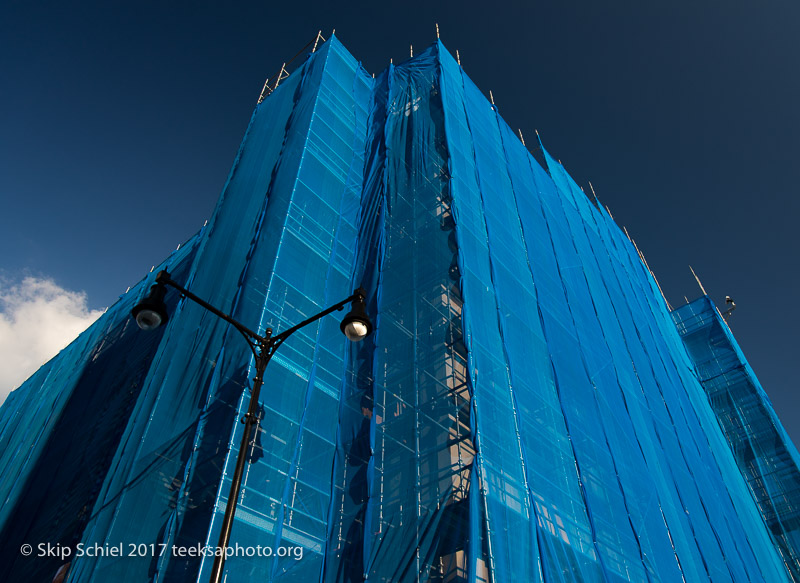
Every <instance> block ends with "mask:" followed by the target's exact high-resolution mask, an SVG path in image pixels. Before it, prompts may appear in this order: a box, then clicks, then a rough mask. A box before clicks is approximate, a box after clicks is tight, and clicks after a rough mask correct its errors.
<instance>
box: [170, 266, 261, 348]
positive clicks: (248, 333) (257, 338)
mask: <svg viewBox="0 0 800 583" xmlns="http://www.w3.org/2000/svg"><path fill="white" fill-rule="evenodd" d="M156 283H162V284H164V285H168V286H170V287H174V288H175V289H176V290H178V291H179V292H180V293H181V295H182V296H184V297H185V298H188V299H190V300H192V301H193V302H194V303H196V304H199V305H200V306H202V307H204V308H205V309H206V310H208V311H209V312H211V313H212V314H214V315H215V316H218V317H220V318H222V319H223V320H225V321H226V322H227V323H228V324H230V325H231V326H233V327H234V328H236V329H237V330H238V331H239V332H241V333H242V334H243V335H244V336H245V338H247V341H248V342H249V343H250V344H251V348H252V346H253V345H258V346H262V345H264V344H266V343H268V342H269V336H267V337H264V336H261V335H260V334H256V333H255V332H253V331H252V330H250V328H248V327H247V326H245V325H243V324H240V323H239V322H237V321H236V320H234V319H233V318H232V317H231V316H229V315H228V314H226V313H225V312H223V311H221V310H218V309H217V308H215V307H214V306H212V305H211V304H209V303H208V302H207V301H205V300H202V299H200V298H199V297H197V296H196V295H194V294H193V293H192V292H190V291H189V290H188V289H186V288H185V287H183V286H182V285H180V284H179V283H177V282H175V281H174V280H173V279H172V278H171V277H170V276H169V273H168V272H167V271H164V270H162V271H159V272H158V275H157V276H156ZM267 331H268V333H269V328H268V329H267Z"/></svg>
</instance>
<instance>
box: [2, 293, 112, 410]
mask: <svg viewBox="0 0 800 583" xmlns="http://www.w3.org/2000/svg"><path fill="white" fill-rule="evenodd" d="M102 313H103V311H102V310H89V307H88V306H87V303H86V293H85V292H74V291H69V290H66V289H64V288H62V287H61V286H59V285H58V284H56V283H55V282H54V281H53V280H51V279H43V278H37V277H25V278H24V279H23V280H22V281H21V282H16V283H14V282H10V281H7V280H5V279H0V403H2V402H3V401H5V399H6V397H7V396H8V393H10V392H11V390H12V389H14V388H16V387H18V386H19V385H21V384H22V382H23V381H25V379H27V378H28V377H29V376H30V375H32V374H33V373H34V372H36V369H38V368H39V367H40V366H41V365H43V364H44V363H45V362H47V361H48V360H50V359H51V358H52V357H53V356H55V355H56V354H58V352H59V351H60V350H61V349H62V348H64V347H65V346H66V345H67V344H69V343H70V342H72V340H74V339H75V338H76V337H77V336H78V334H80V333H81V332H83V331H84V330H85V329H86V328H87V327H88V326H89V324H91V323H92V322H94V321H95V320H96V319H97V318H99V317H100V315H101V314H102Z"/></svg>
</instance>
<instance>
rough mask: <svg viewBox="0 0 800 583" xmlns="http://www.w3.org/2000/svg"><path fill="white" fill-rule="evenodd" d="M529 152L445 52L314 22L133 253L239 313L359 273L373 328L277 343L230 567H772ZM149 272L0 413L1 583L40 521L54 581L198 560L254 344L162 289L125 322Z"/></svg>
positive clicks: (747, 574) (695, 411) (675, 574)
mask: <svg viewBox="0 0 800 583" xmlns="http://www.w3.org/2000/svg"><path fill="white" fill-rule="evenodd" d="M542 151H543V153H544V157H545V162H546V164H545V166H546V168H543V167H542V166H541V165H540V164H539V163H538V162H537V161H536V160H535V159H534V157H533V156H532V155H531V154H530V153H529V152H528V150H527V149H526V148H525V146H524V144H522V143H521V142H520V140H519V139H518V138H516V137H515V135H514V134H513V132H512V131H511V130H510V129H509V127H508V126H507V125H506V123H505V122H504V121H503V119H502V118H501V117H500V115H499V113H498V111H497V109H496V107H494V106H493V105H492V104H491V103H490V102H489V101H487V100H486V98H485V97H484V96H483V94H482V93H481V92H480V90H479V89H478V88H477V87H476V86H475V85H474V84H473V83H472V81H471V80H470V79H469V78H468V77H467V76H466V74H465V73H464V72H463V70H462V69H461V67H460V66H459V65H458V64H457V63H456V61H455V59H453V57H452V56H451V55H450V54H449V53H448V52H447V50H446V49H445V48H444V47H443V45H442V44H441V43H439V42H437V43H436V44H435V45H434V46H432V47H431V48H429V49H428V50H427V51H425V52H424V53H422V54H421V55H419V56H417V57H415V58H413V59H411V60H409V61H407V62H405V63H402V64H399V65H397V66H394V65H392V66H390V67H389V68H388V69H387V70H385V71H384V72H382V73H381V74H379V75H377V76H376V77H372V76H371V75H370V74H368V73H367V72H366V71H365V70H364V69H363V68H362V67H361V66H360V65H359V63H358V62H357V61H356V59H355V58H353V57H352V56H351V55H350V54H349V53H348V52H347V51H346V49H345V48H344V47H343V46H342V45H341V44H340V43H339V41H338V40H337V39H335V38H333V39H331V40H329V41H328V42H326V43H325V44H323V45H322V46H321V47H320V48H319V50H317V51H315V52H314V53H313V54H312V55H311V56H310V57H309V58H308V59H307V61H306V62H305V64H304V65H303V66H302V67H300V68H299V69H298V70H297V71H295V72H294V73H293V74H292V75H291V76H289V77H288V78H286V79H285V80H283V81H282V82H281V84H280V86H278V87H277V88H276V89H275V90H274V91H273V92H272V93H271V94H270V95H269V96H268V97H267V98H266V99H264V100H263V101H262V102H261V103H259V104H258V106H257V107H256V109H255V111H254V113H253V117H252V119H251V122H250V125H249V127H248V129H247V133H246V135H245V137H244V140H243V142H242V145H241V147H240V150H239V153H238V155H237V157H236V160H235V162H234V165H233V168H232V170H231V173H230V176H229V179H228V181H227V183H226V186H225V188H224V190H223V193H222V195H221V197H220V200H219V202H218V204H217V207H216V209H215V211H214V214H213V216H212V217H211V219H210V221H209V222H208V225H207V226H206V227H204V228H203V229H202V230H201V231H200V232H199V233H198V234H197V235H196V236H195V237H194V238H192V239H191V240H190V241H188V242H187V243H186V244H184V245H183V246H182V247H181V248H180V249H179V250H177V251H176V252H174V253H173V254H172V255H171V256H170V257H168V258H167V259H166V260H165V261H164V262H163V263H162V265H161V266H159V267H158V268H157V269H156V270H155V271H158V269H161V268H167V269H169V270H170V271H171V273H172V274H173V278H174V279H176V280H177V281H179V282H180V283H181V284H182V285H185V286H186V287H187V288H188V289H190V290H191V291H192V292H193V293H195V294H197V295H198V296H200V297H202V298H204V299H206V300H207V301H209V302H210V303H211V304H213V305H215V306H218V307H219V308H220V309H222V310H223V311H225V312H227V313H230V314H232V315H233V316H234V317H235V318H236V319H237V320H239V321H240V322H243V323H244V324H245V325H247V326H249V327H251V328H253V329H256V330H258V331H263V330H264V329H265V328H267V327H271V328H272V329H274V330H276V331H281V330H285V329H287V328H289V327H291V326H293V325H294V324H296V323H298V322H300V321H302V320H304V319H306V318H308V317H310V316H311V315H313V314H315V313H316V312H319V311H320V310H322V309H323V308H325V307H326V306H328V305H331V304H333V303H336V302H337V301H339V300H341V299H343V298H345V297H347V296H349V295H350V294H351V293H352V290H353V289H355V288H356V287H359V286H363V287H364V288H365V289H366V290H367V296H368V298H367V299H368V310H369V312H370V314H371V316H372V319H373V324H374V326H375V331H374V333H373V334H372V335H371V336H369V337H368V338H367V339H366V340H365V341H363V342H361V343H359V344H350V343H348V342H347V340H346V339H345V338H344V337H343V336H342V335H341V333H340V331H339V329H338V328H339V323H338V321H337V320H336V319H335V318H332V317H329V318H326V319H323V320H321V321H319V322H318V323H316V324H314V325H312V326H309V327H307V328H304V329H303V330H301V331H299V332H298V333H296V334H295V335H293V336H292V337H291V338H289V339H288V340H287V341H286V343H285V344H284V345H283V346H282V347H281V350H280V351H279V352H278V353H277V354H276V356H275V357H274V358H273V361H272V363H271V364H270V366H269V368H268V369H267V375H266V379H265V386H264V389H263V390H262V392H261V401H260V408H261V416H260V418H261V421H260V423H259V427H258V431H257V432H256V437H255V439H254V440H253V441H252V443H251V444H250V446H249V451H248V460H247V467H246V471H245V479H244V485H243V490H242V494H241V498H240V501H239V507H238V509H237V512H236V518H235V521H234V526H233V532H232V539H231V544H236V545H239V546H240V547H241V548H251V549H253V548H258V549H260V550H263V549H269V551H268V552H266V551H263V552H259V553H258V554H254V555H251V556H248V553H247V552H242V553H241V554H236V555H234V556H231V557H230V558H229V559H228V560H227V561H226V566H225V576H226V579H225V580H227V581H230V582H233V581H250V580H256V579H257V580H262V581H281V582H288V581H317V580H318V581H329V582H334V581H336V582H351V581H374V582H378V581H387V582H388V581H392V582H401V581H441V582H458V581H470V582H488V581H495V582H505V581H512V580H518V581H545V582H548V583H552V582H561V581H563V582H568V581H648V582H654V581H665V582H666V581H689V582H698V581H715V582H716V581H767V582H773V581H791V580H792V577H794V575H793V573H796V572H797V564H796V561H797V554H794V555H787V554H786V553H781V552H780V550H779V546H778V545H776V543H775V539H774V538H773V534H771V532H770V530H769V529H768V528H767V526H766V524H767V523H765V519H764V518H763V517H762V512H760V510H761V509H762V505H759V504H757V503H756V501H755V499H754V496H753V493H752V491H751V489H750V488H748V482H747V481H746V479H745V478H744V477H743V474H742V472H741V471H740V469H739V466H737V459H736V457H735V456H734V454H733V453H732V449H731V447H730V445H729V443H728V441H727V440H726V434H725V433H723V430H722V429H721V426H720V422H719V421H718V419H717V416H716V415H715V409H714V408H713V407H712V406H711V404H710V402H709V400H708V398H707V396H706V392H705V391H704V385H703V382H704V378H703V377H702V375H701V374H700V373H699V372H698V367H697V365H696V361H695V360H693V358H694V357H693V356H692V355H691V354H690V352H691V351H690V350H687V348H686V346H685V345H684V342H683V340H682V336H681V334H679V332H678V329H677V328H676V324H675V322H674V321H673V318H672V316H671V314H670V312H669V310H668V308H667V306H666V303H665V301H664V300H663V298H662V296H661V294H660V291H659V289H658V287H657V284H656V282H655V280H654V278H653V277H652V275H651V274H650V272H649V270H648V269H647V267H646V266H645V265H644V263H643V261H642V260H641V259H640V256H639V255H638V252H637V251H636V249H635V248H634V246H633V244H632V243H631V242H630V241H629V240H628V238H627V237H626V236H625V234H623V233H622V232H621V231H620V230H619V228H618V227H617V226H616V224H615V223H614V222H613V220H612V218H611V217H610V215H609V214H608V212H607V211H606V210H605V209H604V208H603V207H602V205H600V204H598V203H597V201H596V200H590V199H589V198H587V196H586V195H584V194H583V192H582V191H581V190H580V189H579V188H578V187H577V186H576V184H575V183H574V182H573V181H572V179H571V178H570V177H569V175H568V174H567V173H566V172H565V171H564V169H563V168H562V167H561V165H560V164H559V163H557V162H556V161H554V160H553V159H552V158H551V157H550V156H549V155H548V154H547V152H545V151H544V149H542ZM152 278H153V276H152V275H150V276H148V277H147V278H145V279H144V280H142V281H141V282H140V283H139V284H138V285H137V286H135V287H134V288H132V289H131V290H130V292H128V293H127V294H125V295H124V296H122V297H121V298H120V301H119V302H117V303H116V304H115V305H114V306H112V307H111V308H110V309H109V310H108V312H107V313H106V314H105V315H104V316H103V317H102V318H101V319H100V320H99V321H98V322H96V323H95V324H94V325H93V326H92V327H91V328H90V329H89V330H87V331H86V332H84V333H83V334H82V335H81V336H80V337H79V338H78V339H77V340H76V341H75V342H73V343H72V344H71V345H70V346H69V347H68V348H66V349H65V350H64V351H62V353H61V354H59V356H58V357H56V358H55V359H53V360H52V361H50V362H49V363H47V364H46V365H44V366H43V367H42V369H40V370H39V371H38V372H37V373H36V374H34V376H32V377H31V378H30V379H29V380H28V381H27V382H26V383H25V384H24V385H23V386H22V387H21V388H20V389H18V390H17V391H15V392H14V393H12V395H11V396H10V397H9V399H8V401H7V402H6V403H5V405H4V406H3V408H2V410H0V468H2V477H0V496H2V498H1V499H2V500H3V506H2V509H0V528H1V529H2V530H0V536H1V537H2V539H0V540H2V542H3V545H2V546H0V552H2V553H3V560H2V561H1V562H0V578H2V579H3V580H7V581H26V580H32V579H33V578H34V575H35V576H36V577H38V578H40V579H43V580H44V577H46V576H48V575H49V576H52V573H54V572H55V571H56V570H57V569H58V568H59V566H61V565H62V564H63V563H64V562H65V557H63V556H61V557H37V556H35V553H34V556H31V557H25V556H22V555H20V553H19V551H18V549H19V548H20V545H22V544H25V543H39V542H49V543H51V544H53V545H60V546H62V547H66V548H69V549H72V555H71V556H70V557H69V558H68V559H67V560H69V561H70V571H69V579H68V581H70V582H88V581H115V580H116V581H125V582H128V581H130V582H134V581H142V582H144V581H167V582H172V581H176V582H177V581H204V580H207V579H208V577H209V574H210V570H211V564H212V562H213V556H209V555H208V554H206V553H203V552H197V553H189V552H184V553H183V554H181V553H179V552H176V551H175V550H174V549H190V548H198V549H201V550H202V549H212V550H213V547H214V545H215V544H216V541H217V538H218V535H219V528H220V522H221V518H222V515H223V513H224V510H225V508H226V505H227V503H228V500H227V492H228V489H229V486H230V475H231V472H232V468H233V464H234V461H235V458H236V454H237V449H238V445H237V444H238V443H239V440H240V437H241V431H242V426H241V424H240V423H239V422H238V421H239V419H240V418H241V416H242V415H243V414H244V412H245V411H246V407H247V400H248V395H249V390H250V387H251V385H252V377H253V370H252V369H253V362H252V360H253V357H252V354H251V352H250V350H249V348H248V346H247V345H246V343H245V342H243V341H242V339H241V338H240V337H239V335H238V333H237V331H236V330H234V329H233V328H231V327H230V326H229V325H227V324H226V323H225V322H223V321H221V320H220V319H218V318H216V317H215V316H213V315H212V314H210V313H208V312H206V311H204V310H203V309H201V308H200V307H199V306H197V305H194V304H192V303H188V302H186V301H183V300H180V298H178V297H177V294H173V295H171V296H168V299H169V301H170V302H171V306H170V307H171V310H172V312H171V315H170V320H169V322H168V323H167V325H166V326H164V327H162V329H160V330H159V331H157V332H151V333H144V332H142V331H139V330H138V329H137V328H136V326H135V323H134V322H133V320H132V319H131V318H130V316H129V312H130V309H131V308H132V306H133V305H134V304H135V303H136V302H137V301H138V300H139V299H140V298H141V297H142V296H143V295H144V294H145V293H146V291H147V289H148V287H149V285H150V284H151V283H152ZM170 298H171V299H170ZM684 339H685V337H684ZM776 423H777V420H776ZM778 426H779V423H778ZM787 442H788V440H787ZM789 445H790V446H791V444H789ZM787 455H789V458H790V459H789V461H788V462H787V463H789V464H790V465H793V467H794V468H795V472H796V460H797V455H796V450H794V448H793V446H791V454H787ZM792 456H793V457H792ZM792 496H793V498H792V499H791V500H790V501H789V502H788V503H787V504H788V505H789V506H791V505H792V504H796V503H797V491H796V490H794V491H793V495H792ZM118 545H122V548H123V556H108V555H106V556H89V555H87V554H83V555H82V556H78V554H77V553H76V552H75V550H76V549H78V548H83V549H85V548H103V549H105V548H110V547H116V546H118ZM131 545H132V546H133V548H138V546H139V545H146V548H145V551H147V550H148V548H152V549H154V550H153V552H144V553H141V554H140V553H138V552H137V553H134V555H133V556H130V554H129V553H128V551H129V549H131V548H132V547H131ZM147 545H152V547H147ZM164 549H165V550H164ZM101 554H102V553H95V555H101ZM267 555H269V556H267ZM787 557H788V558H787ZM792 561H794V562H795V563H794V566H792ZM795 580H796V579H795Z"/></svg>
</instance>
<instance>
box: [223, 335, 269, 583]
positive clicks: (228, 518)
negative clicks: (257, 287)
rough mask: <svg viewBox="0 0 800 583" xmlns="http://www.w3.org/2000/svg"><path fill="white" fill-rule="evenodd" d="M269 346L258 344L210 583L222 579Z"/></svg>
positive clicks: (267, 360) (266, 343)
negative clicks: (251, 385)
mask: <svg viewBox="0 0 800 583" xmlns="http://www.w3.org/2000/svg"><path fill="white" fill-rule="evenodd" d="M271 348H272V342H271V341H267V342H265V343H261V344H260V345H259V352H258V357H257V358H256V377H255V378H254V379H253V392H252V393H250V404H249V405H248V406H247V415H245V418H244V435H242V443H241V445H240V446H239V455H238V456H237V458H236V469H234V471H233V480H232V481H231V489H230V492H229V493H228V504H227V505H226V506H225V516H224V517H223V518H222V531H221V532H220V533H219V544H218V545H217V549H216V553H215V557H214V567H213V568H212V570H211V583H220V582H221V581H222V569H223V567H224V566H225V551H227V549H228V543H229V542H230V540H231V529H232V527H233V516H234V514H235V513H236V505H237V504H238V503H239V494H240V490H241V487H242V476H243V475H244V464H245V461H246V460H247V446H248V444H249V443H250V433H251V432H252V429H253V425H254V424H255V423H256V422H257V421H258V416H257V411H258V396H259V394H260V393H261V385H262V384H263V383H264V371H265V370H266V368H267V364H268V363H269V359H270V357H271V356H272V354H271Z"/></svg>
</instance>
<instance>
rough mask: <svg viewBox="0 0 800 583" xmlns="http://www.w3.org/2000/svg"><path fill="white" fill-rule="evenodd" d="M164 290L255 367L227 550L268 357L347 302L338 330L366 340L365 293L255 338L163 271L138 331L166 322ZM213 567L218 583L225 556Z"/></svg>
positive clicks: (225, 523)
mask: <svg viewBox="0 0 800 583" xmlns="http://www.w3.org/2000/svg"><path fill="white" fill-rule="evenodd" d="M167 286H170V287H174V288H175V289H176V290H178V291H179V292H180V294H181V296H183V297H185V298H188V299H190V300H192V301H193V302H195V303H196V304H199V305H200V306H202V307H203V308H205V309H206V310H208V311H209V312H211V313H212V314H214V315H216V316H218V317H220V318H222V319H223V320H225V321H226V322H228V323H229V324H230V325H232V326H233V327H234V328H236V329H237V330H238V331H239V332H240V333H241V334H242V336H244V338H245V340H246V341H247V344H248V345H249V346H250V350H252V351H253V356H254V357H255V363H256V376H255V378H254V379H253V391H252V392H251V393H250V404H249V405H248V407H247V414H245V416H244V418H243V419H242V423H244V434H243V435H242V444H241V445H240V446H239V455H238V456H237V458H236V468H235V469H234V472H233V480H232V481H231V489H230V493H229V494H228V504H227V505H226V507H225V516H224V517H223V519H222V531H221V532H220V535H219V545H218V548H220V549H227V548H228V543H229V542H230V539H231V528H232V527H233V515H234V514H235V512H236V505H237V504H238V501H239V492H240V490H241V485H242V476H243V474H244V464H245V460H246V458H247V445H248V443H249V442H250V433H251V431H252V428H253V425H255V424H256V422H257V421H258V396H259V393H260V392H261V385H262V384H263V382H264V370H265V369H266V368H267V364H269V361H270V359H271V358H272V355H273V354H275V352H276V351H277V350H278V347H279V346H280V345H281V344H283V342H284V340H286V339H287V338H288V337H289V336H291V335H292V334H294V333H295V332H297V331H298V330H299V329H300V328H303V327H304V326H307V325H308V324H311V323H312V322H316V321H317V320H319V319H320V318H322V317H323V316H327V315H328V314H330V313H331V312H335V311H338V310H341V309H342V308H344V306H345V305H347V303H348V302H350V303H351V309H350V312H349V313H348V314H347V315H346V316H345V317H344V318H343V319H342V324H341V326H340V329H341V331H342V333H343V334H344V335H345V336H347V338H348V339H349V340H351V341H353V342H359V341H360V340H363V339H364V338H366V337H367V336H368V335H369V334H370V332H372V322H370V319H369V316H367V310H366V304H365V301H364V300H365V298H366V292H365V291H364V289H363V288H358V289H357V290H356V291H355V292H354V293H353V295H351V296H350V297H349V298H347V299H344V300H342V301H341V302H339V303H338V304H334V305H333V306H331V307H330V308H327V309H325V310H323V311H321V312H320V313H319V314H317V315H315V316H311V317H310V318H308V319H307V320H304V321H302V322H300V323H299V324H297V325H296V326H293V327H291V328H289V329H288V330H286V331H284V332H281V333H280V334H277V335H275V336H273V335H272V328H267V329H266V331H265V332H264V335H263V336H262V335H260V334H256V333H255V332H253V331H252V330H250V329H249V328H247V327H245V326H244V325H242V324H240V323H239V322H237V321H236V320H234V319H233V318H232V317H230V316H229V315H228V314H226V313H224V312H222V311H220V310H218V309H217V308H215V307H214V306H212V305H211V304H209V303H208V302H206V301H204V300H201V299H200V298H199V297H197V296H196V295H194V294H193V293H192V292H190V291H189V290H187V289H186V288H184V287H182V286H181V285H180V284H178V283H176V282H175V281H173V280H172V278H171V277H170V275H169V273H168V272H167V271H159V272H158V275H157V276H156V283H155V285H153V286H152V287H151V288H150V293H149V294H148V295H147V296H146V297H145V298H144V299H143V300H142V301H141V302H139V303H138V304H137V305H136V306H134V308H133V309H132V310H131V315H132V316H133V317H134V318H135V319H136V324H137V325H138V326H139V328H141V329H142V330H155V329H156V328H158V327H159V326H160V325H161V324H164V323H165V322H166V321H167V320H168V319H169V315H168V314H167V305H166V303H164V296H165V295H166V293H167ZM215 555H216V556H215V559H214V567H213V570H212V573H211V583H219V581H221V579H222V568H223V566H224V564H225V552H224V551H223V552H222V553H215Z"/></svg>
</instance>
